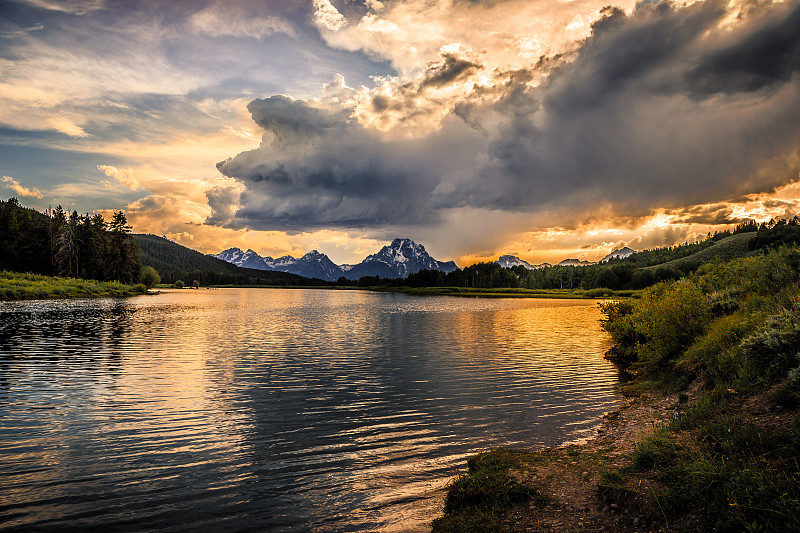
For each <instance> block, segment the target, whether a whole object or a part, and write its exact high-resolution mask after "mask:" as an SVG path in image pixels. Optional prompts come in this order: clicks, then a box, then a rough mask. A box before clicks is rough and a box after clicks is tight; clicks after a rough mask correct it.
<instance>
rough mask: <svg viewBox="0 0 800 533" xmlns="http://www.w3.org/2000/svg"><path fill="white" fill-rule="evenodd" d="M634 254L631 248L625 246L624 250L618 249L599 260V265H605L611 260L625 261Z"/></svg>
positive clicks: (634, 251)
mask: <svg viewBox="0 0 800 533" xmlns="http://www.w3.org/2000/svg"><path fill="white" fill-rule="evenodd" d="M635 253H636V250H634V249H632V248H628V247H627V246H625V247H624V248H620V249H619V250H614V251H613V252H611V253H610V254H608V255H607V256H605V257H604V258H602V259H601V260H600V262H601V263H605V262H606V261H609V260H611V259H625V258H626V257H628V256H630V255H633V254H635Z"/></svg>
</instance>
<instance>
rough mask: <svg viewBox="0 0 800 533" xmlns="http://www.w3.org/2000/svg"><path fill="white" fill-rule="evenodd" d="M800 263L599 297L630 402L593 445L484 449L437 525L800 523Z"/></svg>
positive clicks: (714, 268) (761, 262)
mask: <svg viewBox="0 0 800 533" xmlns="http://www.w3.org/2000/svg"><path fill="white" fill-rule="evenodd" d="M798 272H800V249H798V248H797V247H793V248H783V249H781V250H779V251H776V252H772V253H770V254H767V255H762V256H758V257H750V258H743V259H737V260H734V261H730V262H727V263H711V264H706V265H703V266H702V267H700V269H698V270H697V271H696V272H695V273H693V274H692V275H690V276H688V277H687V278H684V279H681V280H679V281H677V282H673V283H660V284H658V285H655V286H653V287H651V288H649V289H646V290H644V291H643V292H642V294H641V298H639V299H636V300H624V301H623V300H619V301H612V302H608V303H605V304H603V311H604V313H605V316H606V318H605V320H604V322H603V326H604V328H605V329H606V330H607V331H608V332H609V333H610V334H611V336H612V338H613V340H614V341H615V346H614V348H613V349H612V351H611V357H613V358H615V359H616V360H617V361H619V362H620V364H622V365H624V366H626V367H627V369H628V371H629V372H630V374H632V375H633V376H635V377H634V379H633V381H632V382H630V383H629V384H627V385H626V386H625V387H624V388H625V392H626V393H627V395H628V397H629V402H630V404H629V405H628V406H627V407H626V408H625V409H622V410H621V411H620V412H619V413H616V414H615V415H614V417H616V418H618V420H615V421H614V422H613V423H612V422H609V423H607V424H606V426H604V431H605V432H606V433H605V434H603V435H600V437H598V439H595V440H594V441H592V442H589V443H587V444H586V445H584V446H580V447H573V448H570V449H560V450H549V451H544V452H520V453H516V454H512V455H510V456H509V454H508V452H506V451H493V452H490V453H489V455H488V456H491V455H492V454H495V455H497V457H513V459H514V460H513V461H511V460H507V459H503V460H497V461H495V460H487V457H488V456H487V455H483V456H479V457H481V459H479V460H475V461H473V462H472V463H470V465H469V466H470V470H469V471H468V472H466V473H465V474H463V475H462V476H460V477H459V478H458V479H457V480H455V481H454V482H453V483H452V485H451V488H450V492H449V494H448V497H447V503H446V505H445V515H444V516H443V517H441V518H439V519H437V520H436V521H435V522H434V528H433V529H434V531H439V532H441V531H517V530H519V531H525V530H527V529H529V528H534V529H536V528H542V527H544V525H547V524H549V526H548V527H550V528H551V529H553V530H559V531H592V530H595V529H592V527H595V528H596V527H606V528H608V529H610V530H618V531H635V530H637V529H639V530H640V529H641V528H643V527H645V528H648V529H651V530H665V531H747V532H750V531H800V464H799V461H800V459H798V458H800V411H798V407H799V406H800V359H799V357H800V356H799V355H798V354H800V285H798V277H799V276H798ZM634 415H635V416H634ZM632 427H635V428H638V429H636V430H635V431H634V430H630V428H632ZM603 439H607V442H606V441H603ZM601 441H602V442H601ZM621 450H622V451H621ZM498 463H501V464H499V466H498V467H497V468H494V467H493V466H492V467H488V470H487V466H486V465H487V464H489V465H491V464H498ZM570 465H579V466H578V467H577V468H579V469H580V472H576V471H575V468H576V467H574V466H570ZM531 472H533V473H531ZM543 472H553V475H552V476H551V477H550V478H549V481H548V478H547V475H545V474H543ZM490 477H491V478H492V479H494V480H495V481H492V482H491V483H484V482H483V481H482V480H484V479H489V478H490ZM497 479H500V480H501V481H497ZM565 482H566V483H567V484H568V485H570V486H575V487H578V488H577V489H575V490H576V491H575V492H572V493H569V492H566V493H562V495H561V497H559V490H560V489H559V487H561V486H563V484H564V483H565ZM517 484H521V485H523V486H524V487H525V488H524V490H520V489H519V488H517V487H516V485H517ZM472 486H478V487H483V488H486V490H487V492H488V495H487V496H480V497H474V498H471V499H470V498H463V497H461V498H459V497H457V496H456V495H457V494H458V493H459V492H463V491H464V490H465V489H464V487H472ZM579 489H580V490H579ZM504 491H511V493H513V494H523V496H519V497H516V496H515V497H514V498H511V497H504V496H500V497H497V494H502V493H503V492H504ZM580 498H584V499H583V500H582V501H583V503H582V504H581V505H580V506H575V505H573V503H574V502H573V500H576V499H580ZM498 502H500V503H498ZM556 511H557V512H556ZM590 525H592V526H591V527H590ZM545 529H546V528H545Z"/></svg>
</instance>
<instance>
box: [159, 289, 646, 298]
mask: <svg viewBox="0 0 800 533" xmlns="http://www.w3.org/2000/svg"><path fill="white" fill-rule="evenodd" d="M154 288H156V289H171V288H174V287H172V285H157V286H156V287H154ZM191 288H192V287H184V289H191ZM201 288H208V289H326V290H338V291H352V290H359V291H369V292H387V293H401V294H409V295H412V296H457V297H462V298H552V299H576V300H578V299H597V298H638V297H639V293H640V292H641V291H639V290H623V291H612V290H610V289H588V290H582V289H572V290H568V289H564V290H559V289H507V288H505V289H504V288H500V289H485V288H470V287H384V286H368V287H359V286H357V285H338V286H337V285H318V286H313V285H312V286H307V285H209V286H207V287H201Z"/></svg>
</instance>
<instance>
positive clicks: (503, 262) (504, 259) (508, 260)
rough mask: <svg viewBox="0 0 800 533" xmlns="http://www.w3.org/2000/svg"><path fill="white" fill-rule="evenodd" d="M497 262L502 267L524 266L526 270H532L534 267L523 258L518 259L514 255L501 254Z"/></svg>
mask: <svg viewBox="0 0 800 533" xmlns="http://www.w3.org/2000/svg"><path fill="white" fill-rule="evenodd" d="M497 264H498V265H500V266H501V267H503V268H512V267H515V266H524V267H525V268H527V269H528V270H533V269H535V268H536V267H535V266H533V265H532V264H530V263H528V262H527V261H525V260H524V259H520V258H519V257H517V256H515V255H501V256H500V258H499V259H498V260H497Z"/></svg>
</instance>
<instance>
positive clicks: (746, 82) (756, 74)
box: [687, 4, 800, 97]
mask: <svg viewBox="0 0 800 533" xmlns="http://www.w3.org/2000/svg"><path fill="white" fill-rule="evenodd" d="M776 11H779V14H776V15H773V16H770V17H767V18H766V19H765V20H764V21H763V22H761V23H760V24H758V25H756V27H754V28H753V29H752V30H751V31H749V32H746V33H745V34H744V35H743V36H741V38H739V39H738V40H736V41H734V42H731V43H722V45H721V46H720V49H719V50H715V51H712V52H711V53H710V54H708V55H707V56H706V57H704V58H703V60H702V62H701V63H700V64H699V65H698V66H697V67H696V68H694V69H692V70H691V71H690V72H689V73H688V74H687V81H688V82H689V84H690V86H691V88H692V92H693V94H694V95H696V96H698V97H704V96H710V95H713V94H718V93H736V92H753V91H758V90H761V89H764V88H768V87H771V86H775V85H780V84H782V83H786V82H788V81H790V80H791V79H792V77H793V76H795V75H796V74H797V73H798V71H800V38H799V37H798V34H800V4H794V5H787V6H781V7H780V8H776ZM780 11H785V13H780ZM781 15H782V16H781Z"/></svg>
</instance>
